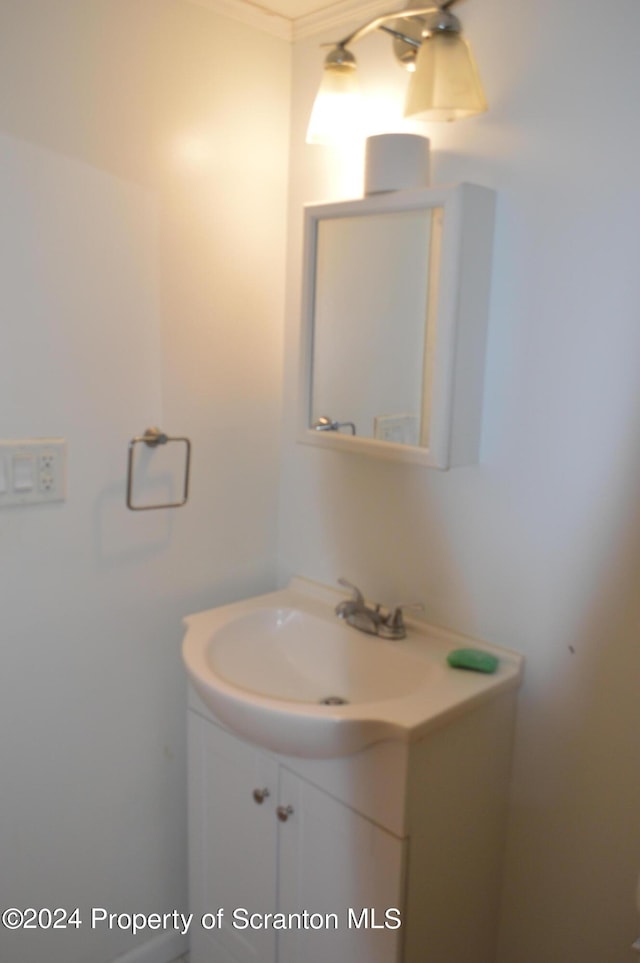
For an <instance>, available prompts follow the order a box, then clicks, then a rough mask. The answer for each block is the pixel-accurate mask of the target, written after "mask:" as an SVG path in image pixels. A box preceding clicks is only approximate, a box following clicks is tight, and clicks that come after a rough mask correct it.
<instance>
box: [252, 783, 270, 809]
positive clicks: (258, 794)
mask: <svg viewBox="0 0 640 963" xmlns="http://www.w3.org/2000/svg"><path fill="white" fill-rule="evenodd" d="M269 795H270V793H269V790H268V789H267V787H266V786H265V788H264V789H254V790H253V798H254V800H255V801H256V802H257V803H258V805H259V806H261V805H262V803H263V802H264V801H265V799H266V798H267V796H269Z"/></svg>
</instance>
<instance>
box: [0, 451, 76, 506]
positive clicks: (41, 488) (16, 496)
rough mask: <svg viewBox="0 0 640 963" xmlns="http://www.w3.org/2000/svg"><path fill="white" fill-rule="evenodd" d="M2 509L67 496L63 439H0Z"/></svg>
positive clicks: (54, 500)
mask: <svg viewBox="0 0 640 963" xmlns="http://www.w3.org/2000/svg"><path fill="white" fill-rule="evenodd" d="M0 476H2V482H3V484H0V508H4V507H8V506H15V505H25V506H26V505H36V504H38V503H40V502H60V501H64V500H65V498H66V497H67V443H66V441H65V440H64V438H20V439H16V440H8V441H7V440H0Z"/></svg>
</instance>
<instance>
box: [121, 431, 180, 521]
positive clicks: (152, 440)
mask: <svg viewBox="0 0 640 963" xmlns="http://www.w3.org/2000/svg"><path fill="white" fill-rule="evenodd" d="M173 442H180V443H181V444H183V445H184V446H185V464H184V486H183V490H182V498H181V500H180V501H178V502H166V503H164V504H160V505H134V504H133V480H134V451H135V447H136V445H140V444H143V443H144V444H145V445H146V446H147V447H148V448H157V447H158V445H170V444H172V443H173ZM190 471H191V441H190V440H189V438H184V437H175V438H173V437H172V438H170V437H169V435H166V434H165V433H164V431H160V429H159V428H147V430H146V431H145V433H144V435H138V436H137V437H136V438H132V439H131V441H130V442H129V450H128V457H127V508H129V509H131V511H132V512H147V511H151V510H153V509H156V508H182V506H183V505H186V504H187V499H188V498H189V474H190Z"/></svg>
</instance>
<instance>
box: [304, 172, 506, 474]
mask: <svg viewBox="0 0 640 963" xmlns="http://www.w3.org/2000/svg"><path fill="white" fill-rule="evenodd" d="M494 208H495V194H494V192H493V191H491V190H489V189H488V188H485V187H478V186H476V185H474V184H457V185H454V186H452V187H433V188H424V189H419V190H409V191H397V192H392V193H388V194H377V195H373V196H370V197H366V198H362V199H359V200H352V201H339V202H336V203H329V204H307V205H305V209H304V262H303V295H302V332H301V349H302V356H301V364H300V388H299V399H300V401H299V405H298V408H299V415H300V420H299V428H298V441H300V442H303V443H305V444H310V445H317V446H320V447H323V448H333V449H335V450H339V451H351V452H358V453H360V454H368V455H374V456H376V457H379V458H392V459H396V460H399V461H405V462H413V463H418V464H421V465H427V466H429V467H432V468H440V469H447V468H451V467H454V466H456V465H465V464H473V463H475V462H477V461H478V457H479V444H480V431H481V417H482V391H483V380H484V353H485V341H486V329H487V317H488V307H489V294H490V275H491V253H492V242H493V221H494ZM430 209H435V210H436V211H437V210H440V211H441V212H442V229H441V232H440V243H439V244H438V245H437V246H436V248H435V250H432V259H431V265H432V267H431V273H432V277H431V278H430V282H429V297H428V308H427V319H426V324H427V333H428V337H429V343H430V351H432V352H433V354H432V358H433V361H432V373H431V384H430V385H429V386H428V388H429V389H430V403H429V404H428V405H427V403H426V401H425V406H424V407H425V410H424V411H423V419H424V418H428V430H425V434H426V435H427V436H428V438H429V444H428V447H418V446H411V445H402V444H396V443H393V442H388V441H379V440H377V439H374V438H361V437H357V436H356V437H353V436H352V435H350V434H349V435H347V434H342V433H340V432H337V431H315V430H313V429H312V428H310V416H311V401H312V389H313V385H312V366H313V325H314V306H315V299H316V253H317V243H318V225H319V222H320V221H322V220H324V219H326V218H340V217H354V216H366V215H370V214H381V213H384V212H394V213H395V212H399V211H417V210H430ZM435 233H436V232H434V234H435ZM427 394H429V391H425V392H424V395H425V396H426V395H427ZM427 409H428V410H427ZM323 414H324V412H323ZM326 414H327V415H330V416H332V417H333V414H334V413H333V412H326Z"/></svg>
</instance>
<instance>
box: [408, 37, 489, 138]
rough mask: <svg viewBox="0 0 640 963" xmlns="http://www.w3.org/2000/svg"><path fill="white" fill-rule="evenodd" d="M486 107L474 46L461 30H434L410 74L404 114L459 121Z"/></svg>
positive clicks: (422, 45)
mask: <svg viewBox="0 0 640 963" xmlns="http://www.w3.org/2000/svg"><path fill="white" fill-rule="evenodd" d="M486 109H487V101H486V99H485V96H484V91H483V90H482V84H481V82H480V76H479V74H478V68H477V67H476V64H475V60H474V59H473V54H472V52H471V47H470V46H469V44H468V43H467V41H466V40H465V39H464V37H462V36H461V35H460V34H459V33H453V32H450V31H443V32H440V33H437V32H436V33H433V34H431V35H429V36H428V37H425V39H424V40H423V41H422V44H421V46H420V50H419V51H418V56H417V59H416V69H415V71H414V73H413V74H412V76H411V81H410V83H409V90H408V93H407V103H406V106H405V111H404V112H405V116H406V117H412V116H414V115H416V114H420V115H422V117H423V118H424V120H459V119H460V118H462V117H471V116H473V115H474V114H481V113H483V112H484V111H485V110H486Z"/></svg>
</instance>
